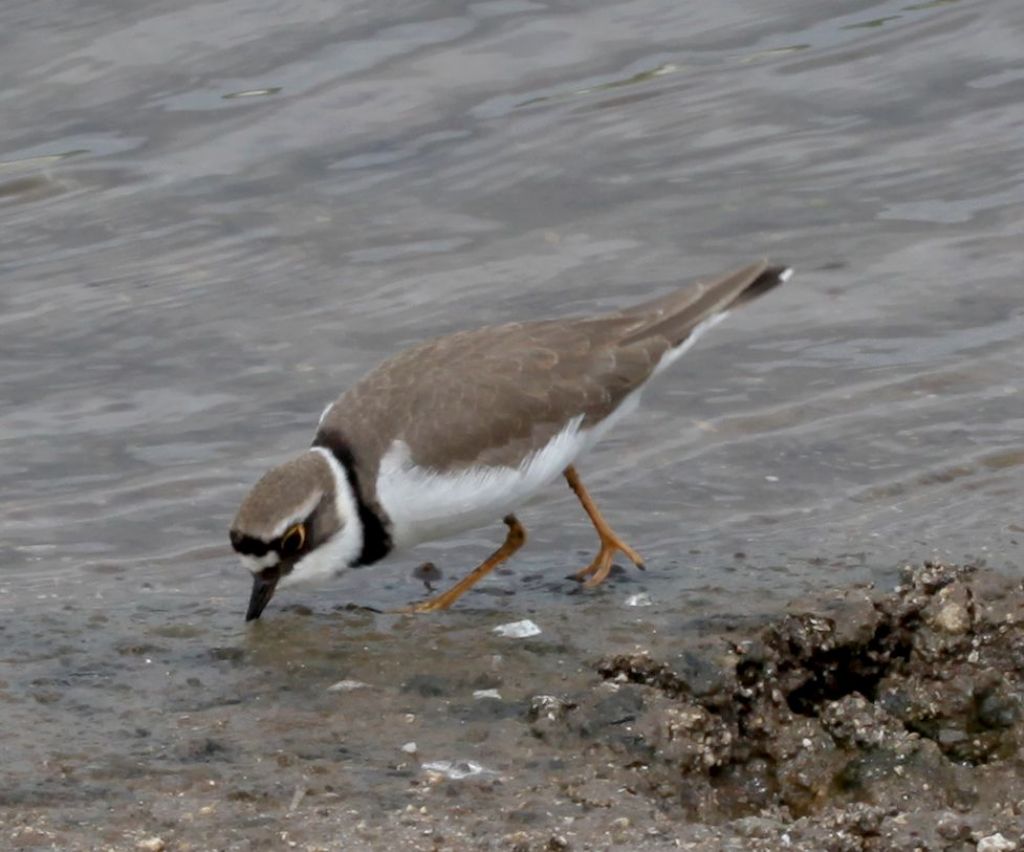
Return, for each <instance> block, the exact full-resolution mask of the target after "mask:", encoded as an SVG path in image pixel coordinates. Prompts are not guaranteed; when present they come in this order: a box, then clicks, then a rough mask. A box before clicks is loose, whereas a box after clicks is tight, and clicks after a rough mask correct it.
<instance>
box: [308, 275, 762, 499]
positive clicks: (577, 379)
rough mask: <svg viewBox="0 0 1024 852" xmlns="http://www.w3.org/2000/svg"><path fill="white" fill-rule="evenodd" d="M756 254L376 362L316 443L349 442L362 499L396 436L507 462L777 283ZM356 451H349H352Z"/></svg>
mask: <svg viewBox="0 0 1024 852" xmlns="http://www.w3.org/2000/svg"><path fill="white" fill-rule="evenodd" d="M781 271H782V270H781V269H780V268H770V267H769V266H768V265H767V264H766V263H757V264H753V265H751V266H748V267H746V268H744V269H741V270H739V271H738V272H735V273H733V274H731V275H727V276H725V277H722V278H719V279H715V280H712V281H707V282H702V281H697V282H695V283H693V284H691V285H689V286H688V287H686V288H685V289H683V290H680V291H676V292H673V293H670V294H668V295H667V296H662V297H660V298H657V299H654V300H652V301H649V302H645V303H643V304H641V305H637V306H635V307H632V308H627V309H625V310H623V311H618V312H615V313H610V314H605V315H603V316H597V317H580V318H568V319H556V320H543V321H540V322H524V323H509V324H507V325H498V326H486V327H484V328H477V329H473V330H472V331H462V332H458V333H456V334H452V335H448V336H446V337H441V338H438V339H436V340H430V341H427V342H425V343H421V344H419V345H417V346H414V347H412V348H411V349H407V350H405V351H404V352H401V353H399V354H398V355H396V356H394V357H393V358H390V359H388V360H387V361H384V362H383V363H381V364H380V365H379V366H377V367H376V368H375V369H374V370H372V371H371V372H370V373H368V374H367V375H366V376H365V377H364V378H363V379H361V380H360V381H359V383H358V384H356V385H355V386H354V387H353V388H352V389H351V390H349V391H348V392H347V393H345V394H344V395H343V396H342V397H341V398H340V399H338V401H337V402H336V403H334V405H333V406H331V408H330V410H329V411H328V412H327V414H326V416H325V417H324V420H323V422H322V423H321V424H320V428H319V431H318V433H317V442H318V443H323V444H325V445H331V444H333V443H337V441H338V439H343V440H344V442H345V443H347V444H348V445H349V446H351V447H353V448H354V449H355V450H356V451H355V456H356V463H357V465H358V467H359V473H360V475H359V481H360V483H361V484H362V485H363V487H364V488H366V493H365V495H364V496H365V497H366V498H367V499H371V500H372V499H373V496H374V495H373V491H372V483H373V482H374V481H375V480H376V478H377V464H378V462H379V461H380V458H381V457H382V456H383V455H384V453H385V452H386V451H387V449H388V447H389V446H391V444H392V442H393V441H394V440H395V439H396V438H397V439H401V440H403V441H405V442H406V443H407V444H408V445H409V449H410V451H411V454H412V459H413V461H415V462H416V463H417V464H419V465H422V466H424V467H429V468H435V469H439V470H453V469H454V470H457V469H459V468H463V467H466V466H470V465H476V464H484V465H509V466H513V467H514V466H516V465H518V464H519V463H520V462H521V461H522V460H523V458H524V457H525V456H526V455H527V454H528V453H529V452H531V451H532V450H534V449H536V448H538V447H542V446H544V444H545V443H547V441H548V440H550V439H551V438H552V437H553V436H554V435H556V434H557V433H558V432H559V431H560V430H561V429H562V428H563V427H564V426H565V424H566V423H567V422H568V421H569V420H570V419H571V418H572V417H576V416H578V415H580V414H582V415H583V416H584V419H583V427H584V428H588V427H590V426H593V425H595V424H596V423H599V422H600V421H601V420H603V419H604V418H605V417H607V416H608V414H610V413H611V412H612V411H614V410H615V408H616V407H617V406H618V405H619V403H621V402H622V400H623V398H624V397H625V396H626V395H627V394H629V393H630V392H631V391H633V390H636V389H637V388H638V387H640V386H641V385H642V384H643V383H644V382H645V381H647V379H648V378H649V377H650V375H651V373H652V372H653V370H654V368H655V367H656V366H657V364H658V362H659V361H660V360H661V358H662V357H663V356H664V355H665V354H666V353H667V352H668V351H669V350H670V349H672V348H673V347H675V346H678V345H679V344H680V343H682V342H684V341H685V340H686V338H687V337H688V336H689V335H690V333H691V332H692V331H693V329H694V328H695V327H696V326H697V325H699V324H700V323H701V322H703V321H704V320H706V319H707V318H708V317H709V316H712V315H714V314H716V313H719V312H721V311H722V310H725V309H727V308H728V307H729V306H730V305H731V304H732V303H734V302H735V301H736V300H737V299H738V298H739V297H741V296H744V295H745V294H748V293H751V292H755V293H758V294H759V293H760V292H764V291H766V290H768V289H770V288H771V287H774V286H775V285H776V284H778V283H779V280H780V279H779V273H780V272H781ZM356 448H358V449H356Z"/></svg>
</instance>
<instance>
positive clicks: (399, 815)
mask: <svg viewBox="0 0 1024 852" xmlns="http://www.w3.org/2000/svg"><path fill="white" fill-rule="evenodd" d="M294 618H295V620H306V621H309V620H311V616H310V615H309V614H305V613H296V614H295V616H294ZM377 618H378V617H377V616H373V615H371V614H368V613H358V612H357V613H339V614H338V615H337V617H336V619H334V620H337V621H339V622H343V623H344V626H345V629H346V630H348V631H352V630H356V631H358V630H359V629H362V630H363V631H366V638H369V637H370V636H371V635H372V633H373V630H374V628H373V622H374V621H375V620H376V619H377ZM331 620H332V619H328V620H327V621H328V622H329V621H331ZM467 620H468V621H470V622H473V621H474V619H472V618H470V619H467ZM1022 623H1024V584H1022V582H1021V581H1020V580H1019V579H1013V578H1009V577H1007V576H1005V575H1003V574H1000V573H998V572H995V571H991V570H988V569H985V568H976V567H952V566H946V565H941V564H927V565H924V566H922V567H918V568H915V569H911V568H907V569H905V570H904V572H903V577H902V581H901V583H900V585H899V586H898V587H897V588H896V589H895V591H892V592H889V593H882V592H880V591H878V590H876V589H873V588H865V587H857V588H851V589H847V590H844V591H837V592H834V593H826V594H821V595H817V596H812V597H809V598H806V599H802V600H799V601H795V602H793V603H792V604H791V605H790V606H789V607H788V609H787V612H786V613H785V614H782V615H779V616H777V617H774V618H771V619H769V620H767V623H764V624H762V625H760V626H753V625H746V626H741V625H732V626H730V627H728V628H726V629H719V630H716V631H709V632H708V633H707V634H705V635H703V636H700V637H694V636H690V637H685V636H680V637H678V640H677V641H674V640H673V639H672V638H671V637H670V638H668V639H667V640H666V639H665V638H664V637H663V638H662V640H661V641H660V642H659V645H660V648H659V650H658V651H657V652H652V651H651V650H649V649H648V648H646V647H644V646H632V647H623V648H622V649H621V650H620V651H618V652H615V653H610V654H605V655H603V656H602V657H601V658H599V659H592V658H589V657H588V656H587V655H586V654H581V653H580V649H579V648H578V647H572V646H571V645H569V644H566V643H563V642H560V641H558V640H557V639H556V640H552V639H551V638H550V637H545V636H544V633H543V631H542V632H541V633H540V634H534V635H530V636H525V637H521V638H518V639H515V638H514V636H513V637H509V636H508V635H506V636H504V637H501V638H502V639H504V640H506V641H509V640H510V639H514V642H513V644H511V645H510V646H508V647H509V652H508V653H493V654H484V655H482V656H481V655H479V654H478V653H476V652H474V655H473V659H472V660H467V665H466V667H465V669H464V671H462V672H457V673H453V672H452V671H451V670H450V669H449V670H447V671H445V672H444V673H431V672H430V668H431V667H430V665H429V661H426V663H425V665H424V666H423V669H424V670H423V671H418V672H416V673H412V674H409V673H406V674H405V675H404V677H402V678H400V680H399V682H398V683H395V684H394V685H393V686H394V688H392V689H389V687H388V683H389V681H390V674H391V673H390V672H387V671H385V670H383V669H381V668H378V669H377V670H376V672H375V675H376V677H374V676H372V675H368V674H366V671H367V670H359V671H356V670H354V669H353V667H351V666H349V667H348V671H347V672H343V671H342V670H341V669H338V670H337V671H336V672H335V676H336V677H337V679H336V680H335V681H334V682H333V683H329V684H328V682H327V681H328V680H329V679H323V680H322V682H323V684H324V686H323V688H322V689H321V690H320V691H319V694H316V695H311V694H310V693H309V692H308V691H306V690H304V689H303V687H302V683H304V682H307V681H308V679H309V676H310V671H309V668H310V667H311V666H316V665H317V662H316V661H313V660H306V661H304V662H301V663H300V662H297V661H293V662H292V664H291V665H292V666H293V667H294V670H295V673H296V674H301V679H296V681H295V682H293V683H292V684H289V682H288V680H289V679H288V678H287V677H285V678H283V679H281V680H279V681H278V683H277V685H276V688H275V689H274V690H273V693H272V694H265V693H264V694H261V693H260V691H259V690H258V689H257V690H255V691H250V692H248V693H246V692H245V691H242V692H240V693H239V696H238V699H237V703H234V702H230V703H227V704H226V703H225V702H224V699H223V696H220V697H219V699H218V698H217V697H216V696H214V695H213V694H211V693H212V691H213V690H211V688H210V684H209V683H208V682H207V683H204V682H203V680H200V679H199V678H189V679H188V680H186V681H185V682H184V683H182V684H180V688H179V689H177V690H173V691H171V692H170V693H169V694H166V695H165V700H167V702H168V706H166V708H165V712H166V713H167V714H168V716H169V718H168V719H167V723H168V724H169V725H170V728H171V731H170V732H169V734H166V735H161V734H159V733H158V732H155V731H150V730H147V729H144V728H142V727H141V726H139V727H136V728H135V729H134V730H132V729H130V726H129V725H127V724H126V726H125V729H124V732H123V736H124V737H126V738H128V739H130V740H131V741H133V742H134V743H135V744H136V745H135V746H133V747H130V748H128V749H126V750H127V751H128V752H129V753H131V754H132V755H133V759H128V760H124V761H122V762H120V763H119V764H117V765H112V766H107V767H104V768H100V767H98V766H95V765H89V764H82V763H80V762H79V761H78V758H77V756H76V750H77V749H76V739H77V738H78V736H80V735H81V733H82V732H75V731H69V732H67V733H68V736H67V742H66V745H65V749H64V750H63V753H61V754H57V755H54V756H53V757H52V758H51V759H49V760H47V761H45V762H44V763H43V765H42V766H40V767H38V770H39V771H41V773H42V775H43V776H44V777H45V779H46V780H45V781H43V782H41V783H39V782H37V783H32V782H31V781H29V780H27V779H26V780H23V781H22V783H20V784H15V785H14V787H13V788H12V787H10V786H7V787H6V789H5V790H4V791H3V792H2V793H0V828H2V830H3V833H4V836H5V837H6V838H8V840H7V842H8V843H9V844H11V848H61V849H94V848H109V849H133V848H138V849H163V848H166V849H174V850H188V849H193V850H200V849H257V848H296V849H302V850H310V852H312V850H329V849H339V848H346V849H364V848H365V849H371V848H372V849H382V848H408V849H424V850H428V849H453V850H462V849H467V850H468V849H514V850H520V852H526V850H559V849H608V848H634V849H661V848H684V849H695V850H708V852H711V850H720V849H723V850H724V849H751V850H775V849H784V848H785V849H796V850H808V852H810V850H907V852H910V850H915V849H927V850H948V852H960V850H964V852H966V850H974V849H983V850H987V852H993V850H1010V849H1014V848H1017V847H1016V846H1015V845H1013V844H1016V843H1019V841H1020V839H1021V835H1022V832H1024V809H1022V807H1021V802H1022V801H1024V776H1022V773H1021V758H1020V745H1021V737H1022V735H1024V727H1022V725H1021V718H1022V709H1024V708H1022V700H1021V695H1022V694H1024V639H1022V631H1021V625H1022ZM436 626H437V625H434V627H436ZM499 626H500V625H499ZM294 627H295V624H294V623H293V624H292V625H291V628H292V629H294ZM481 628H482V625H480V624H479V623H477V624H473V625H472V626H471V625H469V624H464V625H459V626H456V624H455V619H453V620H452V621H451V622H449V629H445V630H441V631H438V630H434V631H432V633H433V644H432V645H429V646H426V647H423V648H421V651H420V653H421V654H426V655H427V656H428V657H429V654H431V653H440V652H441V646H442V645H443V644H444V643H449V642H450V643H454V644H460V643H466V644H467V645H468V644H470V643H473V642H474V641H475V643H476V644H477V646H478V649H479V645H480V637H481V635H483V634H482V629H481ZM309 629H312V630H316V631H317V632H320V633H322V634H324V635H327V634H329V633H330V631H331V629H333V626H332V625H330V624H329V623H324V622H321V623H320V624H319V625H318V626H316V627H311V628H309ZM271 631H274V628H271ZM271 631H268V632H271ZM275 632H276V633H277V639H278V640H280V641H284V642H289V641H291V640H292V638H294V637H288V636H287V635H286V633H285V629H284V628H282V629H279V630H277V631H275ZM473 632H478V636H477V637H476V638H475V639H474V637H473V636H472V633H473ZM490 632H491V633H494V631H493V630H492V631H490ZM504 632H505V633H506V634H507V633H509V631H507V630H506V631H504ZM511 632H512V633H513V634H514V633H515V631H511ZM521 632H525V633H529V632H530V631H521ZM399 633H400V631H399ZM268 638H269V637H268ZM399 641H401V640H399ZM261 644H262V643H260V642H256V643H255V644H254V645H252V646H250V647H248V648H209V649H207V650H206V652H205V654H204V658H205V661H206V664H207V666H208V668H209V670H210V672H211V674H212V676H213V677H214V678H225V677H226V678H228V679H231V680H234V681H235V685H236V686H237V683H238V680H239V679H238V678H237V675H238V674H242V675H243V677H242V680H247V681H250V682H253V683H256V682H258V681H259V679H260V678H261V676H265V675H266V674H267V672H266V670H265V666H266V665H267V664H268V663H269V662H270V661H269V660H268V659H266V658H265V657H264V654H265V653H266V650H267V649H266V648H261V647H260V645H261ZM120 652H121V653H123V654H128V655H136V656H140V657H143V656H145V655H150V654H153V655H156V654H159V649H158V648H157V647H155V646H144V645H140V646H138V647H131V648H123V649H121V651H120ZM66 653H72V652H71V650H70V649H68V650H67V651H66ZM390 656H391V655H389V657H390ZM420 659H421V661H422V660H423V657H422V656H421V657H420ZM321 662H322V661H321ZM213 673H216V674H213ZM232 673H234V674H235V675H236V677H234V678H232V676H231V675H232ZM343 673H344V674H346V676H345V677H341V675H342V674H343ZM322 674H326V672H323V673H322ZM361 676H365V677H366V678H367V679H366V680H361V679H360V677H361ZM54 689H55V685H53V684H49V683H46V682H44V681H38V682H36V685H35V690H34V692H33V695H32V698H33V701H34V702H35V704H36V706H37V707H39V708H45V707H46V705H47V704H48V703H50V702H53V701H57V700H59V696H57V695H56V694H55V693H54ZM389 693H390V694H389ZM253 705H256V707H255V709H254V707H253ZM246 708H248V709H246ZM413 708H415V709H416V711H417V712H413ZM38 712H42V711H41V710H40V711H38ZM239 712H241V713H247V712H254V713H255V714H256V716H257V717H258V719H253V720H250V722H257V721H258V724H259V726H260V727H261V729H262V731H263V732H264V734H265V739H264V740H256V741H253V740H252V739H251V738H249V735H248V733H247V732H246V730H245V728H244V727H243V728H242V729H241V730H242V733H241V735H237V734H236V732H235V728H236V726H235V725H234V724H233V720H234V719H235V718H236V715H237V713H239ZM431 716H433V717H434V721H435V722H437V721H439V720H443V721H444V722H445V724H444V726H443V729H444V730H445V731H451V730H452V728H458V729H459V730H460V734H459V736H457V737H456V738H454V739H448V740H447V741H446V742H443V743H442V742H439V741H437V740H433V741H432V740H431V739H430V726H429V725H425V724H424V719H423V718H421V717H431ZM437 730H439V729H438V728H435V729H434V732H435V735H436V733H437ZM162 736H169V739H170V741H171V742H173V745H170V742H165V743H164V744H163V745H162V746H161V747H159V748H157V749H154V748H153V747H152V745H151V743H152V740H153V739H154V737H155V738H157V739H161V738H162ZM364 737H365V738H370V737H373V738H375V739H376V745H379V744H380V739H381V738H382V737H393V738H394V739H393V741H392V742H391V743H390V744H389V745H390V746H391V748H390V757H389V758H388V759H387V760H386V761H384V762H380V763H377V766H376V770H375V772H376V774H377V775H378V777H377V778H374V777H373V774H368V773H367V772H366V769H365V767H367V766H368V765H372V764H374V763H375V760H374V759H372V757H371V756H370V755H369V754H368V753H367V752H368V751H369V752H372V751H373V750H374V748H375V743H374V742H368V741H364V740H363V738H364ZM458 746H461V750H457V751H454V752H451V751H450V752H449V753H448V754H446V755H444V756H442V755H441V754H440V753H439V750H440V749H441V748H446V749H449V750H451V749H452V748H453V747H454V748H458ZM488 754H490V755H492V756H493V755H498V754H501V755H504V756H505V760H504V762H503V763H495V762H490V759H489V758H488ZM258 764H264V765H263V766H262V767H259V766H258ZM267 764H269V771H268V766H267ZM385 779H386V783H385V784H383V785H382V784H381V783H380V782H382V781H385ZM382 789H387V790H389V791H390V794H389V795H387V796H382V795H381V790H382ZM96 799H100V800H105V801H106V803H107V807H106V808H105V809H104V812H103V813H102V815H97V814H96V808H95V804H96ZM1000 844H1002V845H1000Z"/></svg>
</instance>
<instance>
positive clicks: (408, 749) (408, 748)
mask: <svg viewBox="0 0 1024 852" xmlns="http://www.w3.org/2000/svg"><path fill="white" fill-rule="evenodd" d="M402 751H404V752H405V753H406V754H416V752H417V751H419V749H418V748H417V747H416V743H414V742H408V743H405V745H403V746H402Z"/></svg>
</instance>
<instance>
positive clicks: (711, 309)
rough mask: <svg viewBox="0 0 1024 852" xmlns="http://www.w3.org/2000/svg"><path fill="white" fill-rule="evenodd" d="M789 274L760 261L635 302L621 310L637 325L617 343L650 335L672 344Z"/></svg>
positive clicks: (633, 341)
mask: <svg viewBox="0 0 1024 852" xmlns="http://www.w3.org/2000/svg"><path fill="white" fill-rule="evenodd" d="M792 274H793V270H792V269H790V268H789V267H788V266H769V265H768V264H767V263H766V262H764V261H762V262H761V263H755V264H752V265H751V266H747V267H745V268H743V269H740V270H738V271H736V272H733V273H730V274H729V275H725V276H723V277H722V278H719V279H717V280H715V281H710V282H702V281H697V282H696V283H694V284H691V285H690V286H689V287H686V288H685V289H683V290H680V291H677V292H675V293H670V294H669V295H667V296H662V297H660V298H658V299H655V300H653V301H650V302H646V303H644V304H642V305H637V306H636V307H634V308H631V309H629V310H627V311H623V313H624V314H626V315H629V316H633V317H636V319H637V320H638V325H636V326H634V327H633V328H632V329H631V330H630V332H629V334H628V335H627V336H626V337H624V338H623V340H622V341H621V343H622V345H624V346H628V345H629V344H631V343H635V342H638V341H640V340H645V339H648V338H651V337H662V338H667V339H668V340H669V341H670V343H671V345H673V346H676V345H678V344H680V343H682V342H683V341H684V340H686V338H688V337H689V336H690V334H691V333H692V332H693V330H694V329H695V328H696V327H697V326H698V325H700V324H701V323H702V322H704V321H705V320H708V319H710V318H711V317H713V316H715V315H716V314H720V313H723V312H724V311H727V310H729V309H730V308H731V307H733V306H734V305H740V304H744V303H746V302H749V301H752V300H754V299H756V298H757V297H758V296H761V295H763V294H764V293H767V292H768V291H769V290H771V289H773V288H775V287H777V286H778V285H779V284H781V283H783V282H784V281H787V280H788V279H789V278H790V276H791V275H792Z"/></svg>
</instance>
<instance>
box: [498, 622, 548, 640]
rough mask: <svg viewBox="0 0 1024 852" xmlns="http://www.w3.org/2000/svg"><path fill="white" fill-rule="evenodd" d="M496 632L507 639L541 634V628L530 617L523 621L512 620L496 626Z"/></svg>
mask: <svg viewBox="0 0 1024 852" xmlns="http://www.w3.org/2000/svg"><path fill="white" fill-rule="evenodd" d="M494 632H495V633H497V634H498V635H499V636H504V637H505V638H507V639H526V638H527V637H528V636H537V635H539V634H540V632H541V629H540V628H539V627H538V626H537V625H536V624H534V623H533V622H532V621H530V619H528V618H525V619H523V620H522V621H510V622H509V623H508V624H499V625H498V626H497V627H495V628H494Z"/></svg>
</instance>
